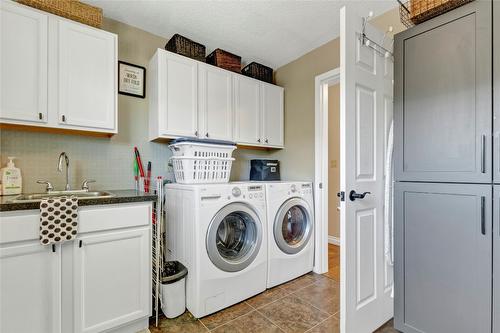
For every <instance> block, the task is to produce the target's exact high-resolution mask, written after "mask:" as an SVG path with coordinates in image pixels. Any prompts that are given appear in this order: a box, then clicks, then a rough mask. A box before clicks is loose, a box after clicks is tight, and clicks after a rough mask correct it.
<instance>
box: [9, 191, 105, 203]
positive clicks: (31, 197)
mask: <svg viewBox="0 0 500 333" xmlns="http://www.w3.org/2000/svg"><path fill="white" fill-rule="evenodd" d="M60 196H76V197H77V198H78V199H79V200H87V199H104V198H112V197H114V196H115V195H114V194H113V193H111V192H106V191H86V190H77V191H50V192H47V193H30V194H21V195H19V196H17V197H15V198H14V199H12V201H11V202H37V201H41V200H42V199H46V198H52V197H60Z"/></svg>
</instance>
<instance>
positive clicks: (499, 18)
mask: <svg viewBox="0 0 500 333" xmlns="http://www.w3.org/2000/svg"><path fill="white" fill-rule="evenodd" d="M493 17H494V20H493V31H495V33H494V34H493V94H494V96H493V102H494V105H493V112H494V113H495V117H494V118H493V119H494V122H495V123H494V125H493V126H494V136H493V137H494V140H495V146H494V148H493V170H494V171H493V172H494V173H493V174H494V176H493V177H494V178H495V183H497V184H500V2H499V1H493ZM498 332H499V333H500V328H499V331H498Z"/></svg>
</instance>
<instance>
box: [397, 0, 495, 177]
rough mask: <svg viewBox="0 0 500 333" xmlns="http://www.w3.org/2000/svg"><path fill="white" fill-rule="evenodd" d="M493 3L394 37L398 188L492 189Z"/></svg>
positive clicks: (480, 3)
mask: <svg viewBox="0 0 500 333" xmlns="http://www.w3.org/2000/svg"><path fill="white" fill-rule="evenodd" d="M491 24H492V23H491V1H485V0H479V1H475V2H472V3H470V4H468V5H466V6H463V7H460V8H458V9H456V10H454V11H452V12H449V13H447V14H445V15H442V16H439V17H437V18H435V19H433V20H430V21H427V22H425V23H423V24H420V25H418V26H416V27H414V28H412V29H408V30H406V31H404V32H402V33H400V34H398V35H396V38H395V67H394V68H395V75H394V80H395V82H394V106H395V113H394V120H395V132H394V134H395V135H394V137H395V138H396V140H395V163H396V164H395V173H396V180H398V181H439V182H464V183H491V180H492V170H491V169H492V167H491V165H492V162H491V155H492V154H491V150H492V142H491V141H492V140H491V133H492V121H491V119H492V102H491V100H492V87H491V85H492V83H491V82H492V67H491V63H492V60H491V57H492V56H491V53H492V44H491V39H492V31H491V30H492V25H491Z"/></svg>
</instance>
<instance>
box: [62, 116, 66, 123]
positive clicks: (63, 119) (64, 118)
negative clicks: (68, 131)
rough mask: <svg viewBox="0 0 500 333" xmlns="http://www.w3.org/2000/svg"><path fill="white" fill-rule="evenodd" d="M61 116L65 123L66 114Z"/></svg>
mask: <svg viewBox="0 0 500 333" xmlns="http://www.w3.org/2000/svg"><path fill="white" fill-rule="evenodd" d="M61 118H62V121H63V123H65V122H66V116H65V115H62V117H61Z"/></svg>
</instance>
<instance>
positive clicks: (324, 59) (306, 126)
mask: <svg viewBox="0 0 500 333" xmlns="http://www.w3.org/2000/svg"><path fill="white" fill-rule="evenodd" d="M371 23H372V24H374V25H375V26H376V27H378V28H379V29H381V30H383V31H386V30H387V27H388V26H389V25H392V26H393V27H394V32H395V33H397V32H400V31H402V30H404V29H405V27H404V26H403V25H402V24H401V22H400V20H399V12H398V8H394V9H393V10H390V11H388V12H386V13H384V14H382V15H380V16H378V17H376V18H374V19H373V20H372V21H371ZM339 65H340V45H339V39H338V38H336V39H334V40H332V41H330V42H328V43H326V44H324V45H323V46H320V47H318V48H317V49H314V50H313V51H311V52H309V53H307V54H305V55H303V56H302V57H300V58H298V59H296V60H294V61H292V62H291V63H289V64H287V65H285V66H282V67H280V68H278V69H277V70H276V72H275V78H276V84H278V85H280V86H283V87H285V147H286V148H285V149H283V150H282V151H279V152H277V153H275V154H274V156H276V157H277V158H278V159H280V160H281V164H282V178H284V179H289V180H310V181H312V180H314V79H315V77H316V76H317V75H319V74H322V73H325V72H327V71H329V70H332V69H335V68H337V67H339ZM297 156H299V157H300V158H297Z"/></svg>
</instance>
